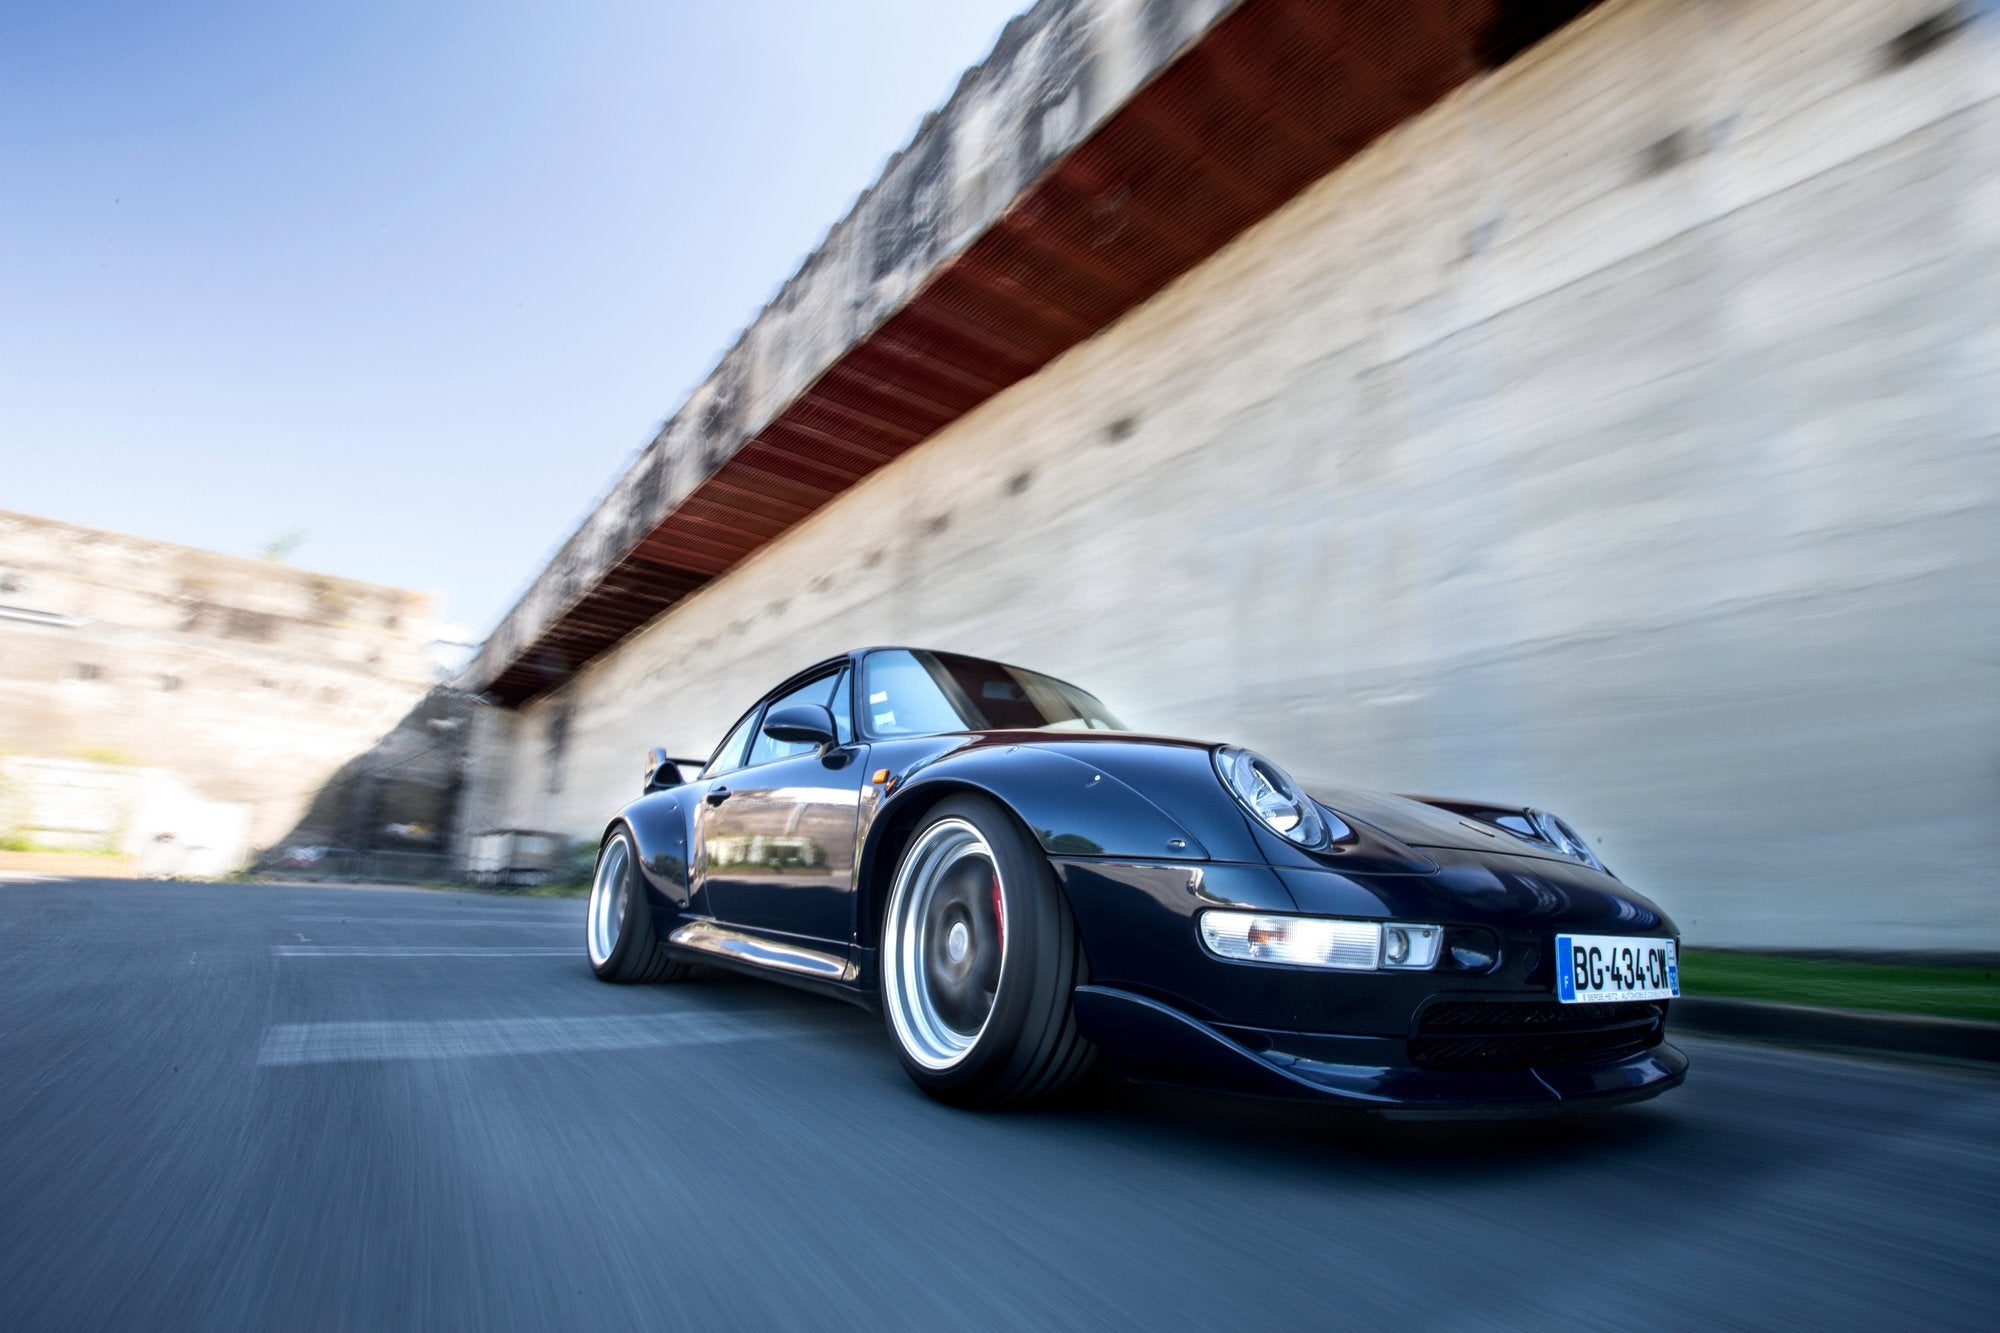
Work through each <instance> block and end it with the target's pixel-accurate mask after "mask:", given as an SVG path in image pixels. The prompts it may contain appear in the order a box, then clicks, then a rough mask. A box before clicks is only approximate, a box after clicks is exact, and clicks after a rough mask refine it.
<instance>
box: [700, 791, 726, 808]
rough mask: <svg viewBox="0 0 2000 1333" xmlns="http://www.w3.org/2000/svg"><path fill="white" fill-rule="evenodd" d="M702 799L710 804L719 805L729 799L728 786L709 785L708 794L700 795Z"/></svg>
mask: <svg viewBox="0 0 2000 1333" xmlns="http://www.w3.org/2000/svg"><path fill="white" fill-rule="evenodd" d="M702 799H703V800H704V801H707V802H708V803H709V804H710V805H721V804H722V803H723V802H724V801H726V800H728V799H729V788H727V787H710V788H709V789H708V795H706V796H704V797H702Z"/></svg>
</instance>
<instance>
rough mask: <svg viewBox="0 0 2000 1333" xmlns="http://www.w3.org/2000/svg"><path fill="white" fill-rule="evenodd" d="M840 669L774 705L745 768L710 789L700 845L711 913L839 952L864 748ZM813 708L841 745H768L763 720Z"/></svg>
mask: <svg viewBox="0 0 2000 1333" xmlns="http://www.w3.org/2000/svg"><path fill="white" fill-rule="evenodd" d="M850 696H851V689H850V684H849V675H848V672H847V670H846V668H844V667H843V668H841V669H840V670H839V671H838V672H836V673H833V674H830V675H825V676H820V677H817V678H816V679H814V680H811V681H808V682H806V683H805V684H803V685H799V686H797V687H795V688H793V689H791V690H788V691H786V692H785V693H784V694H782V695H780V696H777V697H775V698H773V699H771V700H770V702H769V703H768V705H767V706H766V708H765V710H764V713H763V714H761V715H760V719H759V726H758V730H757V732H756V734H755V736H754V737H753V739H752V740H751V742H750V748H749V752H748V753H747V754H746V755H745V756H744V760H743V766H742V767H741V768H738V769H736V770H735V771H733V772H728V773H723V774H721V775H719V776H718V777H716V779H715V780H714V781H713V782H712V783H710V785H709V789H708V791H707V793H706V794H705V796H704V798H703V811H702V816H701V822H702V847H703V852H704V856H705V860H706V867H707V871H706V883H707V887H708V895H709V904H710V910H711V911H712V912H713V913H714V914H715V916H716V917H717V919H718V920H722V921H726V922H729V923H730V924H732V925H739V926H747V927H750V928H752V929H755V930H758V931H760V932H772V933H776V934H784V935H795V936H802V937H806V938H809V939H813V940H818V941H823V942H830V943H834V944H838V945H841V946H845V945H846V944H847V943H848V942H849V941H850V939H851V938H852V936H853V933H854V902H853V889H854V831H855V819H856V817H857V815H858V813H859V811H860V803H861V786H862V780H863V776H864V774H865V772H866V764H865V762H864V761H865V760H866V758H867V747H865V746H862V745H857V744H856V743H855V742H854V739H853V737H854V725H853V718H852V710H851V706H850V702H851V701H850ZM801 703H815V704H822V705H825V706H827V707H828V708H829V709H831V711H832V712H833V714H834V725H835V729H836V732H837V733H838V735H839V737H840V743H837V744H835V745H833V746H831V747H829V748H828V749H827V750H826V751H825V752H824V753H821V752H820V751H819V750H817V749H816V748H815V747H811V746H806V745H799V744H794V743H787V742H785V741H779V740H774V739H772V738H771V737H770V736H768V735H765V734H764V732H763V730H762V721H761V719H762V717H763V716H768V715H769V714H770V713H772V712H775V711H776V710H777V709H780V708H785V707H788V706H790V705H792V704H801Z"/></svg>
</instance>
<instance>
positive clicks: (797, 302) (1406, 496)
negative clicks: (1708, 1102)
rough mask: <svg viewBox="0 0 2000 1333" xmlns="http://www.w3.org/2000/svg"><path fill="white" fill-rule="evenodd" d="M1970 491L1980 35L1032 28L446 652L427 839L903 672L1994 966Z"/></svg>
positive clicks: (1998, 278) (1515, 25)
mask: <svg viewBox="0 0 2000 1333" xmlns="http://www.w3.org/2000/svg"><path fill="white" fill-rule="evenodd" d="M753 204H754V201H747V200H746V206H753ZM1996 432H2000V34H1996V22H1995V17H1994V13H1993V7H1992V6H1990V5H1986V4H1942V3H1939V2H1938V0H1914V2H1912V0H1610V2H1609V3H1604V4H1601V5H1585V4H1576V3H1559V4H1546V3H1514V2H1510V0H1472V2H1471V3H1454V4H1450V5H1445V4H1412V5H1401V4H1364V3H1308V2H1307V0H1242V2H1241V3H1223V2H1221V0H1206V2H1204V0H1149V2H1148V3H1144V4H1136V3H1126V2H1125V0H1045V2H1044V3H1042V4H1039V5H1037V6H1036V7H1035V8H1034V9H1033V10H1032V11H1031V12H1029V13H1028V14H1027V15H1025V16H1023V17H1022V18H1021V19H1019V20H1017V21H1016V22H1015V23H1013V24H1012V25H1010V26H1009V27H1008V29H1007V30H1006V32H1005V33H1004V34H1003V35H1002V37H1001V39H1000V42H999V45H998V46H997V48H996V49H995V50H994V52H993V54H992V56H991V57H990V58H989V59H988V60H987V61H986V63H985V64H983V65H981V66H979V67H978V68H976V69H973V70H971V71H969V72H968V73H967V74H966V75H965V77H964V79H963V80H962V81H961V82H960V84H959V86H958V89H957V91H956V92H955V93H954V95H953V96H952V98H951V99H950V101H949V102H948V103H947V104H946V105H945V106H944V107H942V108H941V109H940V110H939V111H938V112H937V113H936V114H935V115H934V116H932V117H931V118H929V119H927V120H926V121H925V123H924V125H923V126H922V128H921V129H920V130H919V131H918V133H917V135H916V137H915V139H914V140H913V141H912V142H911V143H910V144H909V145H908V146H907V147H906V148H905V149H904V150H903V151H902V152H901V153H900V154H898V155H897V156H896V157H895V158H893V159H892V160H891V161H890V162H889V164H888V166H887V167H886V168H885V169H884V171H883V173H882V176H881V178H880V179H879V180H878V181H876V182H875V183H874V184H873V185H872V186H871V187H870V188H869V189H868V190H867V192H866V193H864V194H863V195H862V196H861V198H860V200H859V201H858V202H857V203H856V205H855V207H854V210H853V212H852V213H851V214H850V215H849V216H848V217H847V218H845V219H844V220H843V221H841V222H840V223H838V224H837V225H836V226H835V227H834V228H833V230H832V231H831V232H830V233H829V235H828V236H827V239H826V241H825V242H824V243H823V245H822V246H821V248H820V249H819V251H818V252H817V253H815V254H813V255H812V256H810V257H809V258H808V259H807V260H806V261H805V263H804V265H803V266H802V267H801V268H800V270H799V271H798V272H797V273H796V274H795V275H794V276H793V277H792V279H791V280H790V281H789V282H788V283H786V284H785V286H784V287H783V288H782V290H781V291H780V292H779V294H778V296H777V297H776V298H775V299H774V300H773V302H772V303H771V304H770V305H769V306H768V307H767V308H766V309H765V310H764V311H763V312H762V313H761V314H760V315H759V316H758V318H757V319H756V320H755V321H754V322H753V323H752V324H751V325H750V327H749V328H748V329H747V330H746V331H745V332H744V333H743V335H742V337H741V338H740V340H739V341H738V342H737V343H736V344H735V345H734V346H733V347H732V348H730V349H729V350H728V352H727V353H726V354H725V355H724V356H723V357H722V359H721V361H720V363H719V364H718V365H717V367H716V369H715V371H714V373H713V375H712V376H711V377H710V378H709V380H708V381H707V382H706V383H705V384H703V385H702V386H701V387H700V388H699V389H698V390H697V391H696V392H695V393H694V395H693V396H692V397H691V398H690V399H689V401H688V402H687V403H686V404H684V405H683V406H682V407H681V408H680V409H679V411H678V412H677V413H676V414H675V415H674V417H673V418H672V419H671V420H670V421H669V422H668V423H667V424H666V426H665V428H664V429H662V430H661V432H660V434H659V436H658V438H657V439H656V440H654V441H653V443H652V444H651V445H650V446H649V447H647V448H646V449H645V450H644V451H643V452H642V453H641V454H640V455H639V456H638V457H637V458H636V459H635V460H634V461H633V462H632V464H631V466H630V467H629V468H628V469H627V471H626V472H625V473H624V475H623V476H622V477H621V479H620V480H619V481H618V482H617V484H616V485H615V486H614V487H613V489H612V490H611V491H610V493H609V494H608V495H607V497H606V498H605V499H604V501H603V502H602V504H601V505H600V506H599V507H598V509H597V510H596V512H594V513H593V514H591V515H590V516H589V517H588V518H587V519H586V520H585V522H584V523H583V524H582V526H581V527H580V528H579V529H578V531H577V532H576V533H575V535H574V536H573V537H572V538H571V540H570V541H569V542H568V544H567V545H566V546H565V547H564V548H563V549H562V550H561V551H560V552H559V553H558V554H557V555H556V557H555V558H554V559H553V560H552V561H551V563H550V564H549V565H548V567H547V568H546V569H544V570H543V571H542V573H541V575H540V577H539V579H538V580H537V581H536V582H535V583H534V585H533V586H532V587H531V588H530V589H529V591H528V592H527V593H526V594H525V595H524V597H523V598H522V600H521V601H520V603H519V604H518V605H517V606H516V607H515V608H514V609H513V610H512V612H511V613H510V614H509V615H508V616H507V618H506V619H505V621H504V622H503V623H502V624H501V625H500V627H499V628H498V630H497V631H496V632H495V634H494V635H493V636H492V638H491V640H490V641H489V642H488V643H487V644H486V645H485V647H484V649H483V650H482V652H481V653H480V655H479V656H478V657H477V659H476V660H475V661H474V663H473V664H472V666H471V667H470V669H469V672H468V675H467V679H466V683H467V684H468V685H469V686H470V687H471V688H474V689H478V690H484V691H486V692H488V693H489V694H490V695H491V696H492V697H493V698H495V699H497V700H498V701H499V702H500V703H501V704H502V705H503V708H502V709H501V710H499V711H496V712H495V713H493V714H492V715H491V716H489V717H486V718H484V719H482V720H481V721H480V723H479V724H478V727H479V736H478V744H477V745H476V746H475V747H474V748H475V752H476V755H477V756H479V758H478V759H477V762H475V765H474V769H473V772H472V773H471V774H470V775H469V776H468V782H469V787H468V792H469V799H472V800H473V801H475V802H476V804H477V805H478V807H479V813H477V814H474V815H472V816H471V819H472V820H473V822H476V823H483V824H491V825H495V826H509V825H523V826H528V827H538V828H541V827H547V828H559V829H564V830H567V831H570V832H573V833H577V834H582V835H586V836H594V835H595V834H596V832H597V831H598V830H600V829H601V828H602V826H603V823H604V821H605V819H606V817H607V816H608V815H609V814H610V813H611V812H612V811H613V810H614V809H615V808H616V807H617V806H618V805H619V804H620V803H621V802H622V801H624V800H625V799H627V798H628V797H629V796H631V795H633V794H634V793H635V791H636V786H637V777H636V775H637V773H638V765H637V762H636V759H637V756H638V754H639V753H640V750H641V748H642V747H643V746H644V745H645V744H647V743H649V742H659V743H662V744H665V745H666V746H668V747H669V749H670V750H672V751H673V752H674V753H689V752H702V751H705V750H706V749H707V748H708V747H710V746H712V745H713V744H714V743H715V742H716V741H717V740H718V739H719V738H720V736H721V734H722V731H723V729H724V728H725V727H726V726H727V725H728V723H729V722H730V721H731V720H732V719H733V718H734V717H735V716H736V715H737V713H738V712H739V711H740V710H741V709H742V708H743V707H744V706H745V705H746V704H747V703H749V702H750V700H751V699H752V697H753V696H754V695H755V694H756V692H757V691H759V690H761V689H762V688H764V687H765V685H766V684H768V683H770V682H774V681H776V680H777V679H778V678H780V677H781V676H783V675H784V674H786V673H788V672H790V671H791V670H793V669H794V668H796V667H798V666H800V665H802V664H805V663H807V662H809V661H811V660H813V659H815V658H818V657H820V656H822V655H825V654H828V653H831V652H835V651H838V650H841V649H844V648H847V647H849V646H852V645H855V644H860V643H869V642H915V643H922V644H930V645H936V646H940V647H949V648H955V649H960V650H964V651H969V652H976V653H981V654H987V655H992V656H997V657H1001V658H1005V659H1009V660H1014V661H1019V662H1022V663H1024V664H1027V665H1031V666H1034V667H1037V668H1040V669H1043V670H1046V671H1049V672H1053V673H1055V674H1058V675H1061V676H1065V677H1068V678H1072V679H1075V680H1077V681H1079V682H1082V683H1084V684H1086V685H1087V686H1089V687H1090V688H1092V689H1094V690H1095V691H1097V692H1098V693H1099V694H1101V695H1102V696H1103V697H1104V698H1105V699H1106V700H1107V701H1109V702H1110V703H1111V704H1112V706H1113V707H1114V708H1115V709H1117V710H1118V711H1120V712H1121V713H1122V714H1123V715H1124V716H1126V717H1127V719H1128V720H1130V721H1133V722H1135V723H1137V724H1138V725H1140V726H1142V727H1144V728H1146V729H1149V730H1159V731H1167V732H1176V733H1183V734H1192V735H1200V736H1207V737H1213V738H1217V739H1223V738H1227V739H1232V740H1236V741H1239V742H1242V743H1247V744H1250V745H1254V746H1257V747H1260V748H1264V749H1268V750H1269V751H1270V752H1271V753H1273V754H1274V755H1275V756H1277V757H1278V758H1280V759H1281V760H1282V761H1283V762H1285V763H1286V764H1287V765H1289V766H1291V767H1293V768H1294V769H1295V770H1297V771H1299V772H1300V773H1301V774H1302V775H1304V776H1308V777H1312V776H1319V777H1327V778H1333V777H1338V778H1340V779H1341V780H1344V781H1348V782H1352V783H1354V784H1357V785H1368V786H1374V787H1379V788H1385V789H1390V790H1422V791H1428V792H1434V793H1444V794H1461V795H1466V796H1477V797H1486V798H1493V799H1514V800H1521V801H1527V802H1532V803H1536V804H1541V805H1545V806H1548V807H1551V808H1554V809H1556V810H1559V811H1561V812H1562V813H1563V814H1565V815H1566V816H1567V817H1569V819H1570V820H1571V821H1572V822H1573V823H1575V824H1576V825H1577V826H1578V827H1579V828H1581V829H1582V830H1583V831H1584V832H1585V833H1586V834H1588V835H1590V836H1591V837H1593V838H1594V839H1595V840H1596V841H1597V842H1598V843H1599V844H1600V846H1601V848H1602V850H1603V851H1604V853H1605V855H1606V857H1607V858H1608V859H1609V861H1610V862H1611V863H1612V864H1613V865H1614V866H1616V867H1617V868H1618V869H1619V871H1620V872H1621V873H1622V874H1624V875H1625V876H1626V877H1627V878H1628V879H1629V880H1631V881H1632V882H1633V883H1634V884H1636V885H1638V886H1640V887H1642V888H1643V889H1645V890H1647V891H1649V892H1651V893H1653V894H1655V895H1656V896H1658V897H1659V898H1660V899H1661V900H1662V901H1663V902H1664V903H1665V904H1667V905H1668V906H1669V907H1670V908H1671V910H1672V911H1673V912H1674V913H1675V915H1676V916H1677V917H1678V919H1679V920H1680V921H1681V923H1682V925H1683V927H1684V928H1685V930H1686V933H1687V937H1688V939H1689V940H1690V941H1691V942H1693V943H1698V944H1721V945H1760V946H1780V947H1782V946H1844V945H1873V946H1908V947H1924V946H1931V945H1945V944H1949V945H1951V946H1953V947H1956V948H1961V949H1965V948H1977V949H1992V948H1995V947H2000V910H1996V908H2000V885H1996V881H1995V868H1996V867H2000V820H1996V818H1995V816H1994V811H1995V810H1996V809H2000V449H1996V444H2000V440H1996Z"/></svg>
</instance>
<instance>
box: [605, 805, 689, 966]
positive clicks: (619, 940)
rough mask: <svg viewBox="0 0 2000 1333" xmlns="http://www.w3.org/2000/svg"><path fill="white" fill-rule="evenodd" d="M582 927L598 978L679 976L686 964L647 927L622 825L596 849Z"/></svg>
mask: <svg viewBox="0 0 2000 1333" xmlns="http://www.w3.org/2000/svg"><path fill="white" fill-rule="evenodd" d="M583 930H584V951H585V952H586V953H588V954H589V955H590V970H591V971H593V972H595V973H596V974H597V978H598V980H600V981H621V982H623V981H679V980H680V979H681V978H683V977H685V976H686V975H687V974H688V972H689V971H690V970H691V969H690V968H689V967H688V965H687V964H686V963H683V962H681V961H680V960H679V959H677V958H675V957H674V956H673V955H672V954H670V953H668V952H667V946H666V945H664V944H662V943H660V941H659V938H658V937H657V936H656V935H655V934H654V933H653V913H652V909H650V908H649V907H647V905H646V886H645V883H644V881H643V880H642V879H641V877H640V873H639V857H638V853H637V852H636V851H635V850H634V848H633V843H632V835H631V834H630V833H629V832H627V831H626V830H624V829H622V828H621V829H618V830H617V831H616V832H614V833H612V835H611V836H610V837H608V838H606V839H605V840H604V846H603V848H602V849H600V850H599V851H598V853H597V871H596V873H595V874H593V875H592V876H591V879H590V904H589V907H588V908H587V909H586V911H585V913H584V927H583Z"/></svg>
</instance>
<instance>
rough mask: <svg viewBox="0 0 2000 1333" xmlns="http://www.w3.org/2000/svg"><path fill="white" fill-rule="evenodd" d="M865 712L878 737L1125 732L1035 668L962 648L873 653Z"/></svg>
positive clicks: (864, 684) (864, 688) (1087, 698)
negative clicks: (961, 651) (968, 652)
mask: <svg viewBox="0 0 2000 1333" xmlns="http://www.w3.org/2000/svg"><path fill="white" fill-rule="evenodd" d="M861 697H862V711H863V714H864V715H865V716H866V717H867V719H868V727H869V730H870V731H871V732H873V733H874V734H875V735H877V736H934V735H937V734H938V733H940V732H946V731H1015V730H1024V729H1043V728H1045V729H1063V728H1066V729H1070V730H1075V731H1124V730H1125V729H1126V728H1125V724H1124V723H1122V722H1120V721H1119V720H1118V719H1117V718H1115V717H1113V716H1112V715H1111V712H1110V710H1109V709H1107V708H1105V706H1104V705H1103V704H1101V703H1099V702H1098V701H1097V700H1096V699H1095V698H1093V697H1092V696H1091V695H1088V694H1086V693H1084V692H1083V691H1082V690H1079V689H1078V688H1077V687H1076V686H1074V685H1067V684H1064V683H1063V682H1062V681H1059V680H1056V679H1054V678H1053V677H1050V676H1044V675H1042V674H1041V673H1040V672H1037V671H1023V670H1022V669H1021V668H1019V667H1010V666H1002V665H1001V664H1000V663H998V662H988V661H985V660H984V659H982V658H977V657H962V656H960V655H959V654H957V653H925V652H915V653H913V652H906V651H904V650H903V649H900V648H895V649H888V650H885V651H883V652H879V653H870V654H869V655H868V656H867V657H866V658H864V659H863V660H862V663H861Z"/></svg>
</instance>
